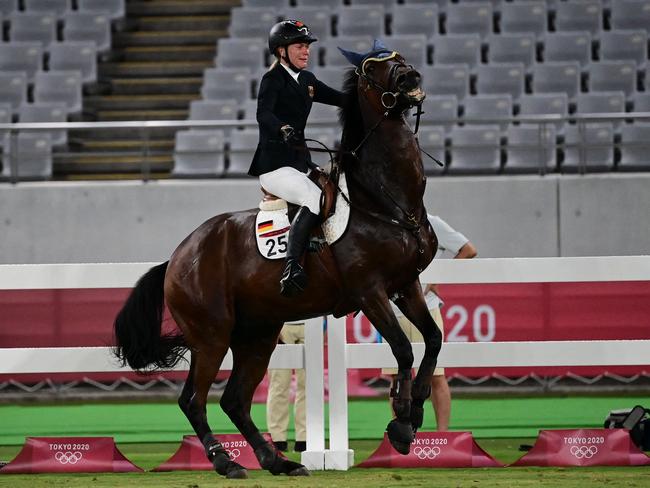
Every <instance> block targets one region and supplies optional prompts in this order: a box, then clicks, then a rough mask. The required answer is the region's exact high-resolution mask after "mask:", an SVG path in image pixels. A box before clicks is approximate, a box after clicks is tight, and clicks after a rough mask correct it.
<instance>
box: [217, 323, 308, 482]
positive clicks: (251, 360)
mask: <svg viewBox="0 0 650 488" xmlns="http://www.w3.org/2000/svg"><path fill="white" fill-rule="evenodd" d="M281 326H282V324H279V325H269V324H261V325H259V326H257V327H250V326H248V325H247V326H246V329H247V330H248V333H247V334H242V335H240V336H239V337H235V336H233V340H232V343H231V345H230V348H231V349H232V353H233V368H232V373H231V375H230V378H229V380H228V384H227V385H226V390H225V391H224V393H223V396H222V397H221V408H222V409H223V411H224V412H225V413H226V414H227V415H228V417H230V420H232V423H233V424H235V426H236V427H237V428H238V429H239V431H240V432H241V433H242V434H243V435H244V437H245V438H246V440H247V441H248V443H249V444H250V445H251V447H252V448H253V450H254V451H255V456H256V457H257V459H258V461H259V462H260V466H262V468H263V469H266V470H268V471H270V472H271V473H272V474H274V475H277V474H283V473H284V474H287V475H289V476H306V475H309V471H308V470H307V468H305V467H304V466H303V465H302V464H299V463H296V462H293V461H289V460H288V459H286V458H285V457H284V456H283V455H282V454H280V453H279V452H278V451H277V449H276V448H275V447H274V446H273V444H271V443H270V442H268V441H267V440H266V439H264V437H263V436H262V434H260V431H259V430H258V428H257V427H256V425H255V424H254V423H253V419H252V418H251V416H250V411H251V402H252V399H253V394H254V393H255V388H257V385H259V383H260V382H261V381H262V378H263V377H264V374H265V373H266V370H267V368H268V365H269V360H270V359H271V354H272V353H273V350H274V349H275V346H276V344H277V338H278V334H279V332H280V328H281Z"/></svg>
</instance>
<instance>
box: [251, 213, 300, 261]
mask: <svg viewBox="0 0 650 488" xmlns="http://www.w3.org/2000/svg"><path fill="white" fill-rule="evenodd" d="M290 228H291V225H290V224H289V218H288V217H287V207H286V206H285V207H284V208H283V209H281V210H272V211H268V210H260V212H259V213H258V214H257V220H256V222H255V237H257V249H258V250H259V251H260V254H261V255H262V256H264V257H265V258H267V259H284V258H285V256H286V255H287V243H288V239H289V229H290Z"/></svg>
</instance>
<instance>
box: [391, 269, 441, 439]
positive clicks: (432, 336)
mask: <svg viewBox="0 0 650 488" xmlns="http://www.w3.org/2000/svg"><path fill="white" fill-rule="evenodd" d="M395 304H396V305H397V306H398V308H399V309H400V310H401V311H402V313H403V314H404V316H405V317H406V318H407V319H408V320H409V321H410V322H411V323H412V324H413V325H414V326H415V327H416V328H417V329H418V330H419V331H420V333H421V334H422V337H423V338H424V357H423V359H422V363H420V368H419V369H418V373H417V375H416V377H415V381H414V383H413V391H412V395H413V403H412V404H411V425H412V426H413V431H414V432H416V431H417V430H418V429H419V428H420V427H421V426H422V422H423V420H424V403H425V402H426V400H427V398H429V397H430V396H431V380H432V378H433V371H434V370H435V369H436V364H437V362H438V354H439V353H440V349H441V347H442V332H441V331H440V329H439V328H438V326H437V325H436V322H435V320H434V319H433V317H432V316H431V313H430V312H429V310H428V308H427V304H426V302H425V300H424V296H423V295H422V287H421V286H420V282H419V281H418V280H416V281H415V282H413V283H412V284H411V285H409V286H408V287H406V288H405V289H403V290H402V291H401V292H400V293H399V295H398V298H397V299H396V300H395Z"/></svg>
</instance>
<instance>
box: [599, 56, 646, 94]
mask: <svg viewBox="0 0 650 488" xmlns="http://www.w3.org/2000/svg"><path fill="white" fill-rule="evenodd" d="M589 90H590V91H618V90H621V91H623V92H625V95H626V96H630V95H632V94H633V93H634V92H635V91H636V65H635V63H634V61H600V62H596V63H591V64H590V65H589Z"/></svg>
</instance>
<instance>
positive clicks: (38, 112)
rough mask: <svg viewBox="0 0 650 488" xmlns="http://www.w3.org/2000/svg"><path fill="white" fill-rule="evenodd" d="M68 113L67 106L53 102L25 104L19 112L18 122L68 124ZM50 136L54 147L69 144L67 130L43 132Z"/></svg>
mask: <svg viewBox="0 0 650 488" xmlns="http://www.w3.org/2000/svg"><path fill="white" fill-rule="evenodd" d="M67 115H68V112H67V108H66V106H65V104H63V103H58V102H52V103H42V104H25V105H23V106H21V107H20V111H19V112H18V122H66V121H67V120H68V117H67ZM43 133H44V134H49V135H50V141H51V143H52V146H65V145H66V144H67V143H68V132H67V131H66V130H52V131H47V132H43Z"/></svg>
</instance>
